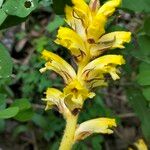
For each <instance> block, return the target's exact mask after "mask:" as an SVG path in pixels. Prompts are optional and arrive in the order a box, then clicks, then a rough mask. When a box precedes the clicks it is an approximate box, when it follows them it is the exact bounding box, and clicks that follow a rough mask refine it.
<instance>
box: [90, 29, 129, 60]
mask: <svg viewBox="0 0 150 150" xmlns="http://www.w3.org/2000/svg"><path fill="white" fill-rule="evenodd" d="M130 40H131V33H130V32H125V31H116V32H111V33H108V34H105V35H103V36H102V37H101V38H100V39H99V40H98V43H97V44H93V45H91V48H90V54H91V55H92V56H93V57H97V56H99V55H100V54H102V53H103V52H105V51H106V50H108V49H115V48H121V49H122V48H124V45H123V44H124V43H129V42H130Z"/></svg>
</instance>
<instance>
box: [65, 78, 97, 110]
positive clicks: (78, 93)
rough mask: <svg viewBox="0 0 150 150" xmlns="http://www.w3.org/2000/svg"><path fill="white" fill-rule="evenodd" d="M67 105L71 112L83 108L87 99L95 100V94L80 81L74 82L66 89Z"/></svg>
mask: <svg viewBox="0 0 150 150" xmlns="http://www.w3.org/2000/svg"><path fill="white" fill-rule="evenodd" d="M64 95H65V96H66V97H65V102H66V105H67V106H68V107H69V108H70V110H74V109H75V108H78V109H79V108H82V105H83V103H84V101H85V100H86V99H87V98H93V97H94V96H95V93H93V92H90V91H89V90H88V89H87V88H86V87H85V86H84V85H83V84H82V83H81V82H80V81H79V80H76V79H75V80H73V81H72V82H71V83H70V84H68V85H67V86H66V87H65V88H64Z"/></svg>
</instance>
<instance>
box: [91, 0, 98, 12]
mask: <svg viewBox="0 0 150 150" xmlns="http://www.w3.org/2000/svg"><path fill="white" fill-rule="evenodd" d="M89 7H90V9H91V11H92V12H93V13H96V12H97V11H98V9H99V8H100V1H99V0H91V1H90V3H89Z"/></svg>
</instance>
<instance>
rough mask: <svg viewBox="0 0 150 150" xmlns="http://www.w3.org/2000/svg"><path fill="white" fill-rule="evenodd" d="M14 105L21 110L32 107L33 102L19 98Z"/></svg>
mask: <svg viewBox="0 0 150 150" xmlns="http://www.w3.org/2000/svg"><path fill="white" fill-rule="evenodd" d="M12 106H17V107H18V108H19V112H20V111H23V110H26V109H29V108H31V103H30V102H29V100H28V99H25V98H22V99H17V100H15V101H14V102H13V104H12Z"/></svg>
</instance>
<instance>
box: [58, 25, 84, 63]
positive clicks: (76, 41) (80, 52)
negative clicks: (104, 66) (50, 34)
mask: <svg viewBox="0 0 150 150" xmlns="http://www.w3.org/2000/svg"><path fill="white" fill-rule="evenodd" d="M55 42H56V43H57V44H60V45H62V46H64V47H66V48H68V49H69V50H70V52H71V53H72V55H73V56H75V58H76V60H77V61H78V62H79V61H82V60H83V57H84V56H85V55H86V53H87V49H86V46H85V44H84V42H83V40H82V38H81V37H80V36H79V35H78V34H77V33H76V32H75V31H73V30H71V29H69V28H66V27H60V29H59V30H58V35H57V39H56V41H55Z"/></svg>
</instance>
